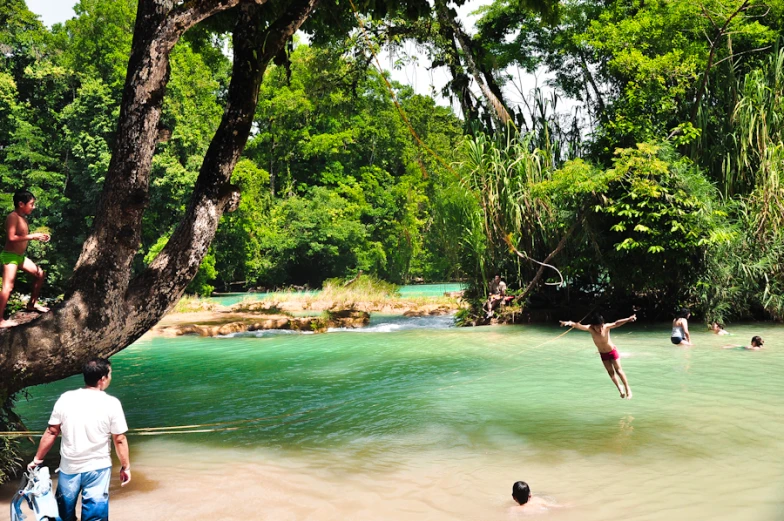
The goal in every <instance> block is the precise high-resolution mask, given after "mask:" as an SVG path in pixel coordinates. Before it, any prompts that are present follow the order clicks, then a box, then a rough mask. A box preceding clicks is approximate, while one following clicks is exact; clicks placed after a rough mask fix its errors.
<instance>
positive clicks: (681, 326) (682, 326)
mask: <svg viewBox="0 0 784 521" xmlns="http://www.w3.org/2000/svg"><path fill="white" fill-rule="evenodd" d="M690 316H691V311H689V308H681V309H680V310H679V311H678V313H677V314H676V315H675V319H674V320H673V321H672V334H670V341H671V342H672V343H673V344H675V345H676V346H693V345H694V344H692V343H691V335H690V334H689V317H690Z"/></svg>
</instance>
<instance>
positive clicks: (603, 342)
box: [560, 313, 637, 400]
mask: <svg viewBox="0 0 784 521" xmlns="http://www.w3.org/2000/svg"><path fill="white" fill-rule="evenodd" d="M635 320H637V315H632V316H630V317H629V318H622V319H621V320H616V321H615V322H610V323H609V324H605V323H604V317H602V316H601V315H599V314H598V313H594V314H593V315H592V316H591V318H590V319H589V320H588V324H589V325H587V326H584V325H582V324H580V323H579V322H572V321H571V320H566V321H564V320H561V321H560V322H561V326H566V327H573V328H575V329H579V330H580V331H588V332H589V333H590V334H591V338H593V343H594V344H595V345H596V348H597V349H598V350H599V356H600V357H601V359H602V363H603V364H604V368H605V369H606V370H607V374H609V375H610V380H612V382H613V383H614V384H615V387H617V388H618V392H619V393H621V398H626V399H627V400H631V399H632V388H631V387H629V381H628V380H627V379H626V373H624V372H623V368H622V367H621V361H620V358H621V355H620V354H619V353H618V348H617V347H615V344H613V342H612V340H611V339H610V330H611V329H615V328H616V327H621V326H622V325H624V324H628V323H629V322H634V321H635ZM621 384H623V385H621Z"/></svg>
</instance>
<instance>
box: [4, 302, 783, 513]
mask: <svg viewBox="0 0 784 521" xmlns="http://www.w3.org/2000/svg"><path fill="white" fill-rule="evenodd" d="M449 326H450V321H449V319H448V318H444V317H434V318H427V319H421V318H420V319H404V318H402V317H383V316H374V317H373V319H372V322H371V324H370V326H369V327H368V328H367V329H365V330H362V331H342V330H338V331H333V332H330V333H327V334H320V335H305V334H261V335H260V336H258V337H256V336H236V337H231V338H215V339H209V338H196V337H184V338H183V337H180V338H173V339H172V338H151V339H145V340H142V341H139V342H137V343H136V344H134V345H133V346H131V347H129V348H128V349H126V350H124V351H123V352H121V353H119V354H118V355H116V356H115V357H114V358H113V359H112V362H113V367H114V379H113V383H112V386H111V388H110V393H111V394H114V395H115V396H118V397H119V398H120V399H121V400H122V402H123V405H124V407H125V411H126V415H127V417H128V422H129V425H130V426H131V427H132V428H140V427H162V426H178V425H197V424H214V423H218V425H212V426H205V427H201V428H194V429H191V430H211V432H189V433H180V432H177V433H175V432H172V431H171V430H170V431H164V432H168V433H165V434H161V435H157V436H140V435H134V436H132V437H131V439H130V444H131V450H132V462H133V471H134V474H133V483H132V484H131V485H130V486H129V487H126V488H124V489H119V488H117V489H113V490H112V494H113V499H112V519H113V520H114V521H118V520H119V521H123V520H138V519H147V520H168V519H172V518H174V517H176V516H178V515H179V516H182V515H183V514H185V515H187V516H188V518H190V519H204V520H207V519H209V520H212V519H232V520H233V519H237V520H240V519H265V520H266V519H269V520H288V519H291V520H295V519H297V520H300V519H313V520H333V519H334V520H347V519H351V520H353V519H356V520H376V519H378V520H382V519H383V520H393V519H413V520H453V519H458V520H476V519H482V520H493V519H498V520H507V519H517V518H520V517H527V516H526V515H525V511H524V510H523V511H520V510H519V509H514V508H512V505H513V503H512V500H511V497H510V493H511V490H510V489H511V485H512V483H513V482H514V481H516V480H519V479H523V480H526V481H528V482H529V483H530V484H531V487H532V489H533V492H534V494H539V495H545V496H547V497H549V498H552V499H553V500H555V501H556V502H558V503H560V504H561V505H564V507H563V508H560V509H552V510H550V511H548V512H545V513H542V515H543V516H546V517H547V518H548V519H553V520H581V521H590V520H597V521H598V520H607V519H624V520H629V519H633V520H666V521H677V520H681V519H683V520H687V519H688V520H692V519H711V520H716V519H718V520H736V519H744V520H747V519H749V520H774V519H781V518H782V517H784V493H782V492H781V490H782V485H783V484H784V479H783V478H784V472H783V471H784V461H782V454H784V450H783V449H784V439H782V435H781V433H782V432H784V418H783V417H782V415H781V404H782V399H783V398H784V384H782V380H781V376H780V375H781V374H782V372H783V371H782V370H783V369H784V355H783V354H782V353H784V346H781V345H780V344H781V341H780V340H779V339H780V338H784V335H782V333H783V332H784V329H782V328H781V327H775V326H770V325H743V326H736V327H734V328H732V329H731V331H732V332H733V333H734V335H733V336H729V337H717V336H715V335H712V334H710V333H708V332H704V333H702V332H697V333H694V334H693V337H694V340H695V341H696V343H697V347H694V348H690V349H687V348H679V347H675V346H672V345H671V344H670V343H669V338H668V335H669V327H668V325H666V324H664V325H662V326H660V327H653V326H648V327H646V326H639V325H636V324H635V325H628V326H624V327H623V328H620V329H618V330H615V331H614V333H613V338H614V340H615V342H616V344H617V345H618V347H619V350H620V351H621V355H622V359H621V361H622V363H623V367H624V369H625V371H626V373H627V375H628V378H629V382H630V384H631V386H632V388H633V390H634V399H633V400H621V399H619V397H618V394H617V392H616V391H615V388H614V386H613V385H612V383H611V382H610V379H609V378H608V377H607V374H606V372H605V371H604V369H603V367H602V364H601V362H600V360H599V357H598V355H597V354H596V349H595V348H594V347H593V345H592V343H591V340H590V337H589V335H588V334H586V333H582V332H580V331H572V332H569V333H567V334H565V335H563V336H559V335H562V334H564V333H565V331H566V330H564V329H558V328H556V327H550V326H507V327H485V328H473V329H456V328H451V327H449ZM693 329H697V327H696V326H693ZM753 334H760V335H762V336H763V338H765V340H766V344H765V349H764V350H762V351H757V352H752V351H742V350H735V349H729V350H724V349H721V348H720V346H722V345H723V344H727V343H738V344H740V343H745V342H747V341H748V339H749V338H750V337H751V336H752V335H753ZM79 384H80V382H79V379H78V378H72V379H68V380H65V381H63V382H57V383H55V384H50V385H47V386H41V387H37V388H33V389H32V390H31V393H30V394H31V399H30V400H29V402H27V403H25V404H22V405H21V407H20V410H21V412H22V414H23V416H24V418H25V421H26V424H27V425H28V427H30V428H33V429H43V428H44V427H45V424H46V420H47V419H48V414H49V411H50V409H51V406H52V405H53V402H54V400H55V399H56V398H57V396H58V395H59V394H60V393H61V392H63V391H64V390H67V389H70V388H73V387H77V386H79ZM53 452H54V451H53ZM52 463H53V464H56V458H54V459H53V460H52ZM9 490H10V487H8V486H6V487H5V488H4V489H3V491H2V492H4V495H3V498H4V501H5V503H4V505H7V497H8V494H9V493H10V492H9ZM0 508H7V507H6V506H2V505H0Z"/></svg>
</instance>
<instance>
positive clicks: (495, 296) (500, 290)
mask: <svg viewBox="0 0 784 521" xmlns="http://www.w3.org/2000/svg"><path fill="white" fill-rule="evenodd" d="M487 290H488V291H487V292H488V294H489V295H490V296H489V297H488V298H487V302H486V303H485V309H486V310H487V318H492V316H493V311H494V310H495V308H497V307H498V305H499V304H500V303H501V302H503V301H504V298H505V297H506V282H504V281H503V280H501V275H496V276H495V277H493V280H491V281H490V284H489V285H488V288H487Z"/></svg>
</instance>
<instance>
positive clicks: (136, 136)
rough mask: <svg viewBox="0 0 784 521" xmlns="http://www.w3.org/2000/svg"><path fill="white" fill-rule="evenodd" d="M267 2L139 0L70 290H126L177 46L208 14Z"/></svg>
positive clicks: (115, 295) (117, 294)
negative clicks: (113, 128)
mask: <svg viewBox="0 0 784 521" xmlns="http://www.w3.org/2000/svg"><path fill="white" fill-rule="evenodd" d="M262 1H266V0H200V1H197V0H193V1H190V2H185V3H183V4H181V5H179V6H177V7H174V2H172V1H171V0H139V4H138V9H137V14H136V16H137V21H136V24H135V28H134V35H133V42H132V45H131V56H130V59H129V63H128V75H127V77H126V80H125V88H124V90H123V97H122V102H121V105H120V118H119V125H118V128H117V133H116V139H115V143H116V145H115V149H114V151H113V154H112V159H111V162H110V164H109V169H108V172H107V174H106V180H105V182H104V188H103V192H102V195H101V199H100V201H99V203H98V208H97V210H96V215H95V219H94V221H93V223H94V224H93V228H92V230H91V232H90V234H89V235H88V237H87V239H86V240H85V243H84V246H83V248H82V253H81V255H80V257H79V260H78V261H77V263H76V267H75V268H74V275H73V278H72V286H71V293H69V294H73V293H82V294H85V295H90V296H99V295H104V296H105V297H106V298H107V299H109V300H113V299H120V298H122V295H123V294H124V293H125V291H126V289H127V285H128V282H129V277H130V267H131V263H132V262H133V258H134V256H135V255H136V252H137V250H138V247H139V244H140V239H141V220H142V215H143V213H144V210H145V209H146V207H147V202H148V198H149V174H150V168H151V164H152V156H153V154H154V152H155V144H156V137H157V133H158V121H159V119H160V115H161V109H162V106H163V99H164V95H165V91H166V85H167V83H168V81H169V54H170V53H171V50H172V49H173V48H174V45H175V44H176V43H177V41H178V40H179V38H180V37H181V36H182V34H183V33H184V32H185V31H186V30H188V29H189V28H190V27H192V26H194V25H195V24H197V23H198V22H200V21H202V20H204V19H205V18H207V17H209V16H211V15H213V14H216V13H218V12H221V11H225V10H226V9H229V8H231V7H234V6H235V5H237V4H239V3H243V2H244V3H254V4H257V3H259V2H262ZM107 268H108V269H107ZM88 298H89V297H88Z"/></svg>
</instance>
